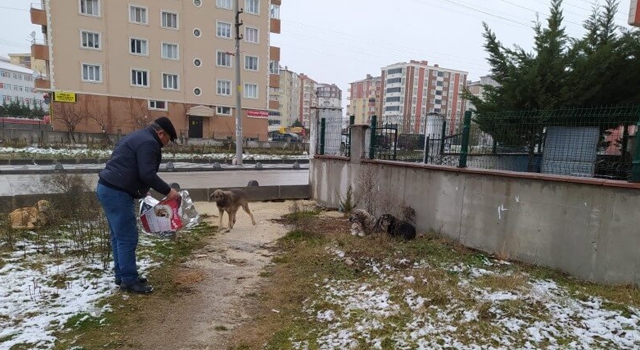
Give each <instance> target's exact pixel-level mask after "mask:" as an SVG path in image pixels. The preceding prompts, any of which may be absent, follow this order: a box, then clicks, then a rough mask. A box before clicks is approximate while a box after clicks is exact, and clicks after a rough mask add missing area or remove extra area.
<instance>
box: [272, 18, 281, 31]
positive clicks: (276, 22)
mask: <svg viewBox="0 0 640 350" xmlns="http://www.w3.org/2000/svg"><path fill="white" fill-rule="evenodd" d="M270 21H271V33H274V34H280V20H279V19H277V18H271V19H270Z"/></svg>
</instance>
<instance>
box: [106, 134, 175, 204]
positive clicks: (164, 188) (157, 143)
mask: <svg viewBox="0 0 640 350" xmlns="http://www.w3.org/2000/svg"><path fill="white" fill-rule="evenodd" d="M161 161H162V141H161V140H160V138H159V137H158V134H157V133H156V132H155V130H153V128H151V127H147V128H145V129H142V130H137V131H134V132H132V133H130V134H129V135H127V136H125V137H123V138H122V139H121V140H120V141H119V142H118V143H117V144H116V146H115V148H114V150H113V153H111V159H109V160H108V161H107V164H106V166H105V168H104V169H103V170H102V171H101V172H100V174H99V176H100V180H98V182H100V183H101V184H103V185H105V186H108V187H111V188H115V189H120V190H123V191H125V192H127V193H129V194H131V195H132V196H133V197H134V198H143V197H144V196H146V195H147V192H148V191H149V188H153V189H154V190H156V191H158V192H159V193H161V194H163V195H167V194H169V191H171V187H169V185H168V184H167V183H166V182H164V181H163V180H162V179H161V178H160V177H159V176H158V169H159V168H160V162H161Z"/></svg>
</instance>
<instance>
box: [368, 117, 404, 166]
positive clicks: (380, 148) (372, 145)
mask: <svg viewBox="0 0 640 350" xmlns="http://www.w3.org/2000/svg"><path fill="white" fill-rule="evenodd" d="M376 124H377V118H376V117H375V116H373V117H371V134H370V136H371V141H370V142H369V158H371V159H385V160H396V156H397V151H398V126H397V125H395V124H386V125H383V126H380V127H378V126H377V125H376Z"/></svg>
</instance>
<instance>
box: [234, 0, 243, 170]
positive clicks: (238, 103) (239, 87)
mask: <svg viewBox="0 0 640 350" xmlns="http://www.w3.org/2000/svg"><path fill="white" fill-rule="evenodd" d="M235 12H236V22H235V28H236V87H237V88H236V164H237V165H242V82H241V80H240V61H241V60H240V40H242V37H243V35H242V33H241V32H240V27H241V26H242V21H241V20H240V14H241V13H242V12H243V10H242V9H241V8H240V0H235Z"/></svg>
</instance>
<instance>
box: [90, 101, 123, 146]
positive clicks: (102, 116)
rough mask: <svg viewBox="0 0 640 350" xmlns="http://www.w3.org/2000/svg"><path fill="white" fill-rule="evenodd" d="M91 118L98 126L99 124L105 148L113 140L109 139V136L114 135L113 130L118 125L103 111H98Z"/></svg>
mask: <svg viewBox="0 0 640 350" xmlns="http://www.w3.org/2000/svg"><path fill="white" fill-rule="evenodd" d="M89 118H90V119H91V120H93V121H95V122H96V124H98V126H99V127H100V131H101V133H102V144H103V146H108V145H110V144H111V139H110V138H109V134H113V129H114V128H115V127H117V125H116V124H114V122H113V120H112V118H110V117H109V114H108V113H107V112H105V111H104V110H103V109H96V110H94V111H93V113H92V114H91V115H90V116H89Z"/></svg>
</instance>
